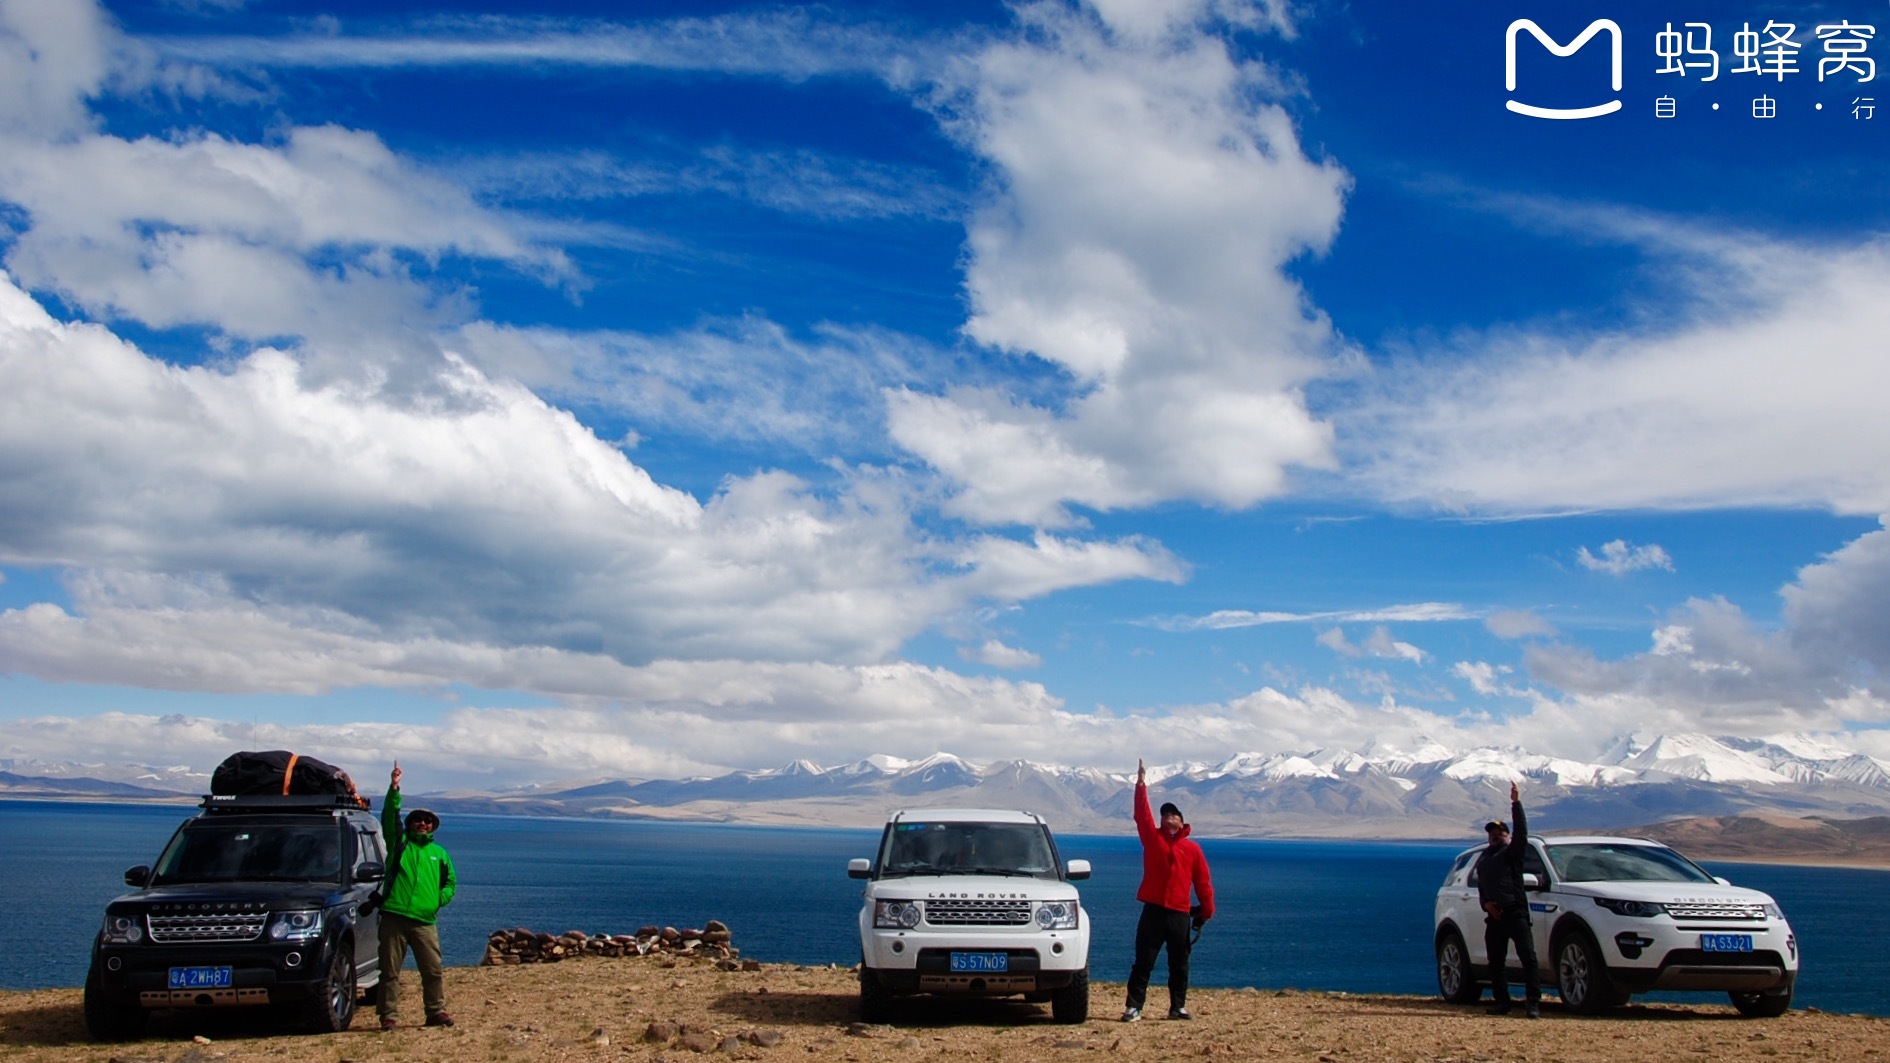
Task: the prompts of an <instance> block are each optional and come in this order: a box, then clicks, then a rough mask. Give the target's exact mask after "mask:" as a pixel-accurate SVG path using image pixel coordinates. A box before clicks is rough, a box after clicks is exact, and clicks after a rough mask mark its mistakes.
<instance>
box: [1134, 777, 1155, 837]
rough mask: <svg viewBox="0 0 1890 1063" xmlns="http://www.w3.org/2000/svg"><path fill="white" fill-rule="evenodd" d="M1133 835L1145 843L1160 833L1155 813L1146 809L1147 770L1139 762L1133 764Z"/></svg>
mask: <svg viewBox="0 0 1890 1063" xmlns="http://www.w3.org/2000/svg"><path fill="white" fill-rule="evenodd" d="M1135 833H1136V834H1138V835H1140V836H1141V838H1142V841H1143V842H1145V843H1146V842H1147V841H1148V840H1149V839H1151V838H1153V837H1155V836H1157V835H1159V834H1160V833H1161V829H1160V828H1159V827H1157V826H1156V825H1155V813H1154V812H1153V811H1151V810H1150V809H1149V807H1148V769H1146V768H1144V767H1143V766H1142V762H1141V761H1140V760H1137V761H1136V762H1135Z"/></svg>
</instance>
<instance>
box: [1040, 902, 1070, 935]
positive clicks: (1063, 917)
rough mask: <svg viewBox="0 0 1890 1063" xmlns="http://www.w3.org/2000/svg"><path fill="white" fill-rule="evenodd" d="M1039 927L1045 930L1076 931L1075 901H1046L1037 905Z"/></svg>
mask: <svg viewBox="0 0 1890 1063" xmlns="http://www.w3.org/2000/svg"><path fill="white" fill-rule="evenodd" d="M1037 925H1038V926H1040V927H1042V928H1044V929H1045V930H1075V929H1076V902H1075V901H1044V902H1043V903H1042V904H1039V905H1037Z"/></svg>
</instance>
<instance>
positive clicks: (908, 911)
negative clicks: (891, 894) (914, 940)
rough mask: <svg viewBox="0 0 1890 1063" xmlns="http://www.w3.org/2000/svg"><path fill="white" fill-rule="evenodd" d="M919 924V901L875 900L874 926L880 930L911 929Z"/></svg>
mask: <svg viewBox="0 0 1890 1063" xmlns="http://www.w3.org/2000/svg"><path fill="white" fill-rule="evenodd" d="M918 925H919V903H918V902H917V901H874V902H873V926H875V927H877V928H878V929H880V930H911V929H912V928H913V927H915V926H918Z"/></svg>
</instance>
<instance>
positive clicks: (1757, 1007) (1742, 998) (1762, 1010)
mask: <svg viewBox="0 0 1890 1063" xmlns="http://www.w3.org/2000/svg"><path fill="white" fill-rule="evenodd" d="M1726 995H1727V996H1728V997H1731V998H1732V1006H1733V1007H1735V1008H1738V1009H1739V1014H1741V1015H1744V1016H1745V1017H1746V1018H1748V1019H1776V1018H1778V1017H1779V1016H1780V1015H1783V1014H1785V1013H1786V1012H1788V1011H1790V1010H1791V1009H1792V991H1791V987H1789V986H1787V987H1786V989H1785V991H1784V992H1783V993H1728V994H1726Z"/></svg>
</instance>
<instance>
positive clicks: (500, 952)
mask: <svg viewBox="0 0 1890 1063" xmlns="http://www.w3.org/2000/svg"><path fill="white" fill-rule="evenodd" d="M731 938H732V935H731V934H730V933H729V929H728V924H727V923H724V922H722V921H721V920H720V919H711V920H709V921H708V923H706V924H704V925H703V928H702V929H700V930H678V929H676V928H675V927H673V926H645V927H639V928H638V929H637V932H636V933H634V934H586V933H585V932H584V931H582V930H567V931H565V932H564V933H562V934H545V933H537V932H534V931H531V930H527V929H525V928H524V927H522V926H521V927H513V928H512V929H510V930H494V931H493V932H492V934H491V936H490V937H488V938H487V939H486V958H485V959H484V960H482V961H480V962H481V963H482V964H484V965H485V966H487V967H498V966H501V965H504V964H511V963H557V962H558V961H560V960H568V959H573V958H575V957H578V956H632V957H634V956H663V957H670V958H700V959H708V960H717V961H727V962H729V963H734V962H735V960H736V959H737V958H738V957H740V956H741V950H740V949H738V948H736V947H735V946H734V945H732V944H730V943H729V942H730V940H731Z"/></svg>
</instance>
